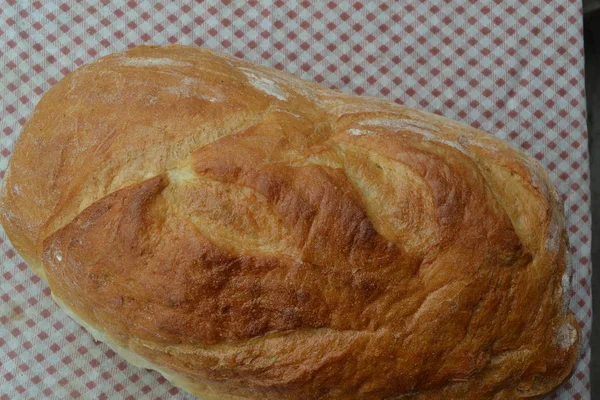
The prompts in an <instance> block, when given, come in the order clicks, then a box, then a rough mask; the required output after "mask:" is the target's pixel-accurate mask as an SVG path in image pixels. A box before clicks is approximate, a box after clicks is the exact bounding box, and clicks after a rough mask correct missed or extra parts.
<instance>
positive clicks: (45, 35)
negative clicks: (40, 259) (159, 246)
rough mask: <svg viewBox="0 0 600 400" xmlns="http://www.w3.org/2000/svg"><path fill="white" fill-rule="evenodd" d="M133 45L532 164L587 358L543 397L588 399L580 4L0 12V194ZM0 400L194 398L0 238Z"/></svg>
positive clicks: (129, 6) (134, 3)
mask: <svg viewBox="0 0 600 400" xmlns="http://www.w3.org/2000/svg"><path fill="white" fill-rule="evenodd" d="M141 43H153V44H168V43H179V44H186V45H195V46H204V47H210V48H214V49H219V50H221V51H224V52H227V53H230V54H234V55H236V56H238V57H241V58H244V59H246V60H250V61H253V62H256V63H260V64H264V65H270V66H273V67H275V68H278V69H283V70H286V71H288V72H291V73H292V74H295V75H298V76H301V77H303V78H306V79H310V80H313V81H317V82H319V83H321V84H322V85H325V86H329V87H335V88H339V89H341V90H343V91H345V92H353V93H356V94H363V95H371V96H379V97H385V98H388V99H391V100H395V101H397V102H400V103H404V104H406V105H408V106H412V107H416V108H422V109H426V110H429V111H433V112H436V113H440V114H443V115H445V116H447V117H450V118H454V119H458V120H462V121H465V122H467V123H469V124H471V125H473V126H475V127H478V128H481V129H483V130H486V131H489V132H492V133H494V134H495V135H497V136H499V137H502V138H505V139H508V140H509V141H510V142H512V143H514V144H515V145H516V146H518V147H521V148H522V149H524V150H525V151H526V152H528V153H529V154H531V155H532V156H534V157H535V158H537V159H538V160H539V161H540V162H541V163H542V164H543V165H544V166H546V167H547V169H548V170H549V171H550V175H551V177H552V179H553V181H554V182H555V183H556V185H557V186H558V188H559V191H560V193H561V194H562V198H563V200H564V204H565V211H566V214H567V216H568V232H569V238H570V241H571V254H572V259H573V263H574V266H575V275H574V276H573V291H572V295H573V297H572V301H571V309H572V310H573V311H574V312H575V315H576V316H577V318H578V319H579V322H580V325H581V328H582V332H583V338H582V355H581V358H580V360H579V363H578V365H577V369H576V370H575V373H574V374H573V376H572V377H571V379H570V380H569V381H568V382H566V383H565V384H564V385H563V386H562V388H560V389H559V390H558V391H557V392H556V393H555V394H553V395H552V396H551V398H560V399H588V398H589V387H590V386H589V375H588V364H589V360H590V349H589V336H590V328H591V293H590V275H591V263H590V238H591V234H590V222H591V221H590V211H589V206H590V198H589V175H588V155H587V133H586V125H585V111H584V110H585V93H584V73H583V34H582V15H581V5H580V0H510V1H508V0H403V1H362V2H360V1H333V0H332V1H329V2H327V1H318V2H317V1H315V2H310V1H302V2H295V1H284V0H276V1H272V0H271V1H257V0H254V1H232V0H219V1H217V0H207V1H202V0H196V1H192V0H187V1H166V0H165V1H143V0H129V1H125V0H119V1H117V0H110V1H109V0H101V1H98V0H96V1H91V0H87V1H58V0H57V1H50V0H39V1H32V0H23V1H21V0H1V2H0V137H1V142H0V179H1V178H2V177H3V175H4V170H5V169H6V166H7V162H8V159H9V158H10V155H11V152H12V149H13V147H14V144H15V141H16V140H17V138H18V136H19V132H20V130H21V127H22V126H23V123H24V122H25V120H26V119H27V118H28V116H29V115H30V114H31V113H32V111H33V108H34V106H35V104H36V103H37V102H38V100H39V99H40V96H41V95H42V94H43V93H44V92H45V91H46V90H48V88H50V87H51V86H52V85H53V84H54V83H56V82H57V81H58V80H60V79H61V78H62V77H63V76H65V74H67V73H68V72H69V71H72V70H73V69H75V68H77V67H78V66H80V65H82V64H84V63H86V62H89V61H91V60H93V59H95V58H97V57H99V56H102V55H105V54H108V53H111V52H115V51H120V50H124V49H126V48H128V47H131V46H134V45H136V44H141ZM0 265H1V271H0V275H1V278H0V306H1V310H0V399H1V400H4V399H11V400H12V399H21V398H22V399H30V398H31V399H41V398H51V399H68V398H85V399H109V398H110V399H191V398H192V397H191V396H189V395H187V394H185V393H183V392H181V391H179V390H178V389H176V388H174V387H173V386H171V385H170V384H169V383H168V382H167V381H165V379H164V378H162V377H161V376H160V375H159V374H157V373H155V372H150V371H146V370H141V369H138V368H135V367H132V366H130V365H128V364H127V363H126V362H125V361H123V360H122V359H121V358H120V357H119V356H117V355H115V353H114V352H112V351H111V350H109V349H108V348H107V347H106V346H105V345H103V344H101V343H98V342H94V340H93V339H92V338H91V336H90V335H88V334H87V333H86V331H85V330H84V329H83V328H80V327H79V326H78V325H77V324H75V323H74V322H72V321H71V320H70V319H69V318H68V317H66V316H65V314H63V313H62V312H61V311H60V310H58V309H57V307H56V306H55V305H54V303H53V302H52V300H51V297H50V291H49V289H48V286H47V285H46V283H45V282H43V281H41V280H40V279H39V278H38V277H36V276H34V275H33V273H32V272H31V271H30V270H29V269H28V268H27V266H26V265H25V264H24V263H23V260H22V259H21V258H20V257H19V256H18V255H17V254H16V253H15V251H14V250H13V249H12V247H11V245H10V243H9V242H8V240H7V239H6V236H5V235H4V234H2V235H1V236H0Z"/></svg>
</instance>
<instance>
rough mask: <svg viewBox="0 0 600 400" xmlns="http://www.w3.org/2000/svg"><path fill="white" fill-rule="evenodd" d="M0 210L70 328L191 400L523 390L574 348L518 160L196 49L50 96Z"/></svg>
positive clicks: (550, 241) (565, 252)
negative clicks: (156, 374) (193, 399)
mask: <svg viewBox="0 0 600 400" xmlns="http://www.w3.org/2000/svg"><path fill="white" fill-rule="evenodd" d="M0 211H1V212H0V221H1V223H2V225H3V226H4V229H5V230H6V233H7V234H8V236H9V237H10V240H11V241H12V243H13V245H14V247H15V248H16V249H17V250H18V251H19V253H20V254H21V255H22V256H23V258H24V259H25V260H26V261H27V262H28V264H29V265H30V266H31V267H32V268H33V269H34V270H35V272H36V273H37V274H39V275H40V276H42V277H44V278H45V279H47V281H48V284H49V286H50V288H51V290H52V293H53V296H54V298H55V299H56V301H57V303H58V304H59V305H60V306H61V307H62V308H63V309H64V310H65V311H66V312H67V313H69V314H70V315H71V316H72V317H73V318H74V319H76V320H77V321H78V322H79V323H81V324H82V325H83V326H85V327H86V328H87V329H88V330H89V331H90V332H91V333H92V334H93V335H95V336H96V337H97V338H98V339H99V340H102V341H104V342H106V343H107V344H108V345H109V346H111V347H112V348H114V350H115V351H117V352H118V353H120V354H122V355H123V356H124V357H126V358H127V359H128V360H130V361H131V362H133V363H134V364H136V365H139V366H143V367H147V368H152V369H155V370H157V371H160V372H161V373H162V374H164V375H165V376H166V377H167V378H168V379H170V380H172V381H173V382H174V384H175V385H178V386H180V387H181V388H183V389H184V390H186V391H189V392H190V393H192V394H194V395H197V396H199V397H201V398H203V399H206V400H209V399H219V400H234V399H235V400H243V399H256V400H259V399H260V400H264V399H272V400H307V399H309V400H311V399H341V400H344V399H364V400H375V399H400V398H402V399H517V398H534V397H538V396H540V395H542V394H545V393H547V392H549V391H551V390H552V389H554V388H556V387H557V386H558V385H560V384H561V382H563V380H564V379H566V377H568V376H569V374H570V373H571V371H572V369H573V366H574V364H575V362H576V360H577V357H578V353H579V351H578V343H579V330H578V324H577V322H576V320H575V318H574V316H573V315H572V314H571V313H570V312H569V310H568V307H567V305H566V302H567V300H568V297H569V292H570V289H569V268H568V265H569V260H568V259H569V247H568V244H567V237H566V232H565V221H564V216H563V213H562V206H561V202H560V198H559V196H558V195H557V192H556V189H555V188H554V186H553V185H552V183H551V182H550V180H549V178H548V176H547V175H546V173H545V172H544V171H543V170H542V168H541V167H540V166H539V165H538V164H537V163H536V162H535V161H534V160H532V159H531V158H529V157H528V156H526V155H524V154H523V153H521V152H519V151H517V150H515V149H514V148H512V147H511V146H510V145H508V144H507V143H505V142H503V141H501V140H499V139H497V138H495V137H493V136H492V135H489V134H487V133H484V132H481V131H478V130H476V129H473V128H470V127H468V126H466V125H463V124H460V123H458V122H454V121H452V120H449V119H446V118H443V117H440V116H437V115H433V114H429V113H425V112H421V111H416V110H413V109H409V108H406V107H403V106H400V105H397V104H394V103H392V102H390V101H384V100H380V99H376V98H368V97H355V96H350V95H347V94H343V93H341V92H339V91H335V90H330V89H326V88H323V87H321V86H319V85H316V84H313V83H310V82H306V81H303V80H300V79H298V78H295V77H293V76H290V75H288V74H286V73H283V72H280V71H276V70H272V69H269V68H265V67H261V66H257V65H254V64H250V63H248V62H245V61H242V60H239V59H236V58H234V57H230V56H227V55H224V54H220V53H218V52H215V51H211V50H207V49H197V48H192V47H184V46H169V47H146V46H143V47H137V48H134V49H131V50H129V51H126V52H124V53H116V54H112V55H109V56H107V57H104V58H101V59H99V60H97V61H95V62H93V63H91V64H89V65H86V66H83V67H81V68H79V69H78V70H76V71H75V72H73V73H72V74H70V75H68V76H67V77H66V78H64V79H63V80H62V81H60V82H59V83H57V84H56V85H55V86H54V87H53V88H52V89H51V90H50V91H48V93H46V94H45V95H44V97H43V98H42V99H41V101H40V102H39V104H38V106H37V107H36V110H35V112H34V113H33V115H32V117H31V119H30V120H29V122H28V123H27V124H26V126H25V128H24V130H23V133H22V135H21V137H20V139H19V142H18V144H17V146H16V148H15V151H14V155H13V157H12V160H11V163H10V167H9V171H7V174H6V176H5V180H4V185H3V187H2V191H1V199H0Z"/></svg>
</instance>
